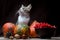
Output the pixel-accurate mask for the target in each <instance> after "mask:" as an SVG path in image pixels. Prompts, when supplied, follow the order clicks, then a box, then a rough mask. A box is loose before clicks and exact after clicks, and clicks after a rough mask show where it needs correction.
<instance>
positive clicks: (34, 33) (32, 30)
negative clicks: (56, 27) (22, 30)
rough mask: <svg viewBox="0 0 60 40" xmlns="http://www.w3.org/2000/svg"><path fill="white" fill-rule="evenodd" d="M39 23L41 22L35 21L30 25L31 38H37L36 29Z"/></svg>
mask: <svg viewBox="0 0 60 40" xmlns="http://www.w3.org/2000/svg"><path fill="white" fill-rule="evenodd" d="M37 23H39V22H37V21H34V22H33V23H32V24H31V25H30V36H31V37H37V34H36V31H35V28H34V27H35V26H36V24H37Z"/></svg>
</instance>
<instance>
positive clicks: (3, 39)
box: [0, 37, 60, 40]
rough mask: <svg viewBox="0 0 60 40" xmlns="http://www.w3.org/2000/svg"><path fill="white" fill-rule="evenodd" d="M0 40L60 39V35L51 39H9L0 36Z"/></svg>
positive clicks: (33, 39) (35, 39)
mask: <svg viewBox="0 0 60 40" xmlns="http://www.w3.org/2000/svg"><path fill="white" fill-rule="evenodd" d="M0 40H60V37H52V38H51V39H38V38H31V39H15V38H14V39H8V38H4V37H0Z"/></svg>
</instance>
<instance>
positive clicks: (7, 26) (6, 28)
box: [2, 22, 15, 37]
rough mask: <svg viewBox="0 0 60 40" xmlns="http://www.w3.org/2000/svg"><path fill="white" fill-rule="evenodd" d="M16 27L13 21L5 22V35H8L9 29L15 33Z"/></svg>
mask: <svg viewBox="0 0 60 40" xmlns="http://www.w3.org/2000/svg"><path fill="white" fill-rule="evenodd" d="M14 29H15V24H13V23H11V22H8V23H5V24H4V25H3V28H2V30H3V35H4V37H6V35H7V32H9V31H10V32H11V33H12V35H14Z"/></svg>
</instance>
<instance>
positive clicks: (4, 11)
mask: <svg viewBox="0 0 60 40" xmlns="http://www.w3.org/2000/svg"><path fill="white" fill-rule="evenodd" d="M30 3H31V4H32V9H31V11H30V17H31V19H30V23H29V24H31V23H32V21H34V20H37V21H39V22H48V23H49V24H51V25H56V27H57V29H56V36H60V32H59V29H60V27H59V21H60V20H59V18H60V16H59V14H58V13H56V15H55V12H56V11H53V12H52V10H54V9H53V5H54V4H53V3H52V1H51V0H50V1H47V0H0V29H1V28H2V25H3V24H4V23H5V22H13V23H16V20H17V14H16V12H17V10H18V9H19V8H20V6H21V5H22V4H24V5H25V6H27V5H28V4H30ZM52 4H53V5H52ZM0 31H1V30H0ZM0 34H1V32H0Z"/></svg>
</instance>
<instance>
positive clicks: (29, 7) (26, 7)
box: [20, 4, 32, 12]
mask: <svg viewBox="0 0 60 40" xmlns="http://www.w3.org/2000/svg"><path fill="white" fill-rule="evenodd" d="M31 8H32V6H31V4H29V5H28V6H24V5H23V4H22V6H21V8H20V11H22V12H29V11H30V10H31Z"/></svg>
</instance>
